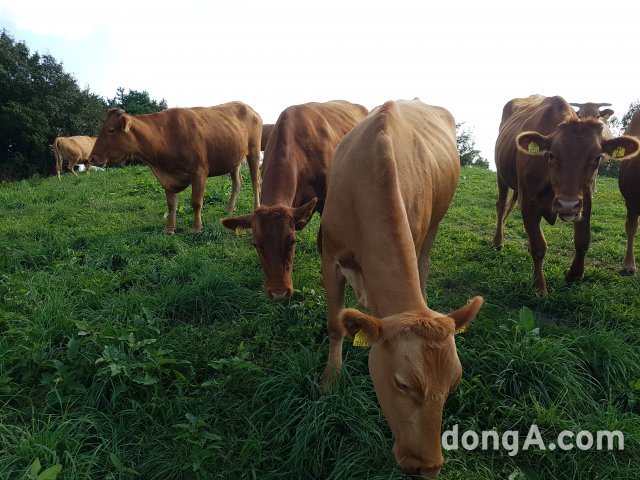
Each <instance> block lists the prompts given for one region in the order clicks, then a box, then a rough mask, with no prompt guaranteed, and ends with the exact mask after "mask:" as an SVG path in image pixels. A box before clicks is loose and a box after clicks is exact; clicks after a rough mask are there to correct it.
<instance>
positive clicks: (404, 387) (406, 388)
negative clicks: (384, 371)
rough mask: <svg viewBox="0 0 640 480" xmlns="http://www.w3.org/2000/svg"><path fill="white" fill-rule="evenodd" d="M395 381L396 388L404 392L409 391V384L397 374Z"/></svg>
mask: <svg viewBox="0 0 640 480" xmlns="http://www.w3.org/2000/svg"><path fill="white" fill-rule="evenodd" d="M393 383H394V385H395V386H396V388H397V389H398V390H400V391H402V392H404V393H408V392H409V385H407V384H405V383H404V382H402V381H401V380H400V379H398V377H397V376H394V377H393Z"/></svg>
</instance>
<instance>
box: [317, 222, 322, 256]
mask: <svg viewBox="0 0 640 480" xmlns="http://www.w3.org/2000/svg"><path fill="white" fill-rule="evenodd" d="M316 247H318V253H319V254H320V255H322V225H320V228H318V236H317V237H316Z"/></svg>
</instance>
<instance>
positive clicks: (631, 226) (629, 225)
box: [620, 204, 638, 275]
mask: <svg viewBox="0 0 640 480" xmlns="http://www.w3.org/2000/svg"><path fill="white" fill-rule="evenodd" d="M624 229H625V232H626V233H627V253H626V254H625V256H624V260H623V261H622V270H620V274H621V275H635V273H636V259H635V256H634V255H633V247H634V242H635V238H636V233H637V232H638V212H635V211H633V209H632V208H631V207H630V206H629V205H628V204H627V222H626V223H625V225H624Z"/></svg>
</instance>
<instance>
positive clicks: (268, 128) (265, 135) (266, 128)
mask: <svg viewBox="0 0 640 480" xmlns="http://www.w3.org/2000/svg"><path fill="white" fill-rule="evenodd" d="M274 126H275V125H274V124H273V123H267V124H265V125H263V126H262V137H261V139H260V151H262V152H264V151H265V150H266V148H267V142H269V137H270V136H271V132H273V127H274Z"/></svg>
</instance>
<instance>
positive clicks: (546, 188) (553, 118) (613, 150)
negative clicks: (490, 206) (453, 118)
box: [493, 95, 640, 293]
mask: <svg viewBox="0 0 640 480" xmlns="http://www.w3.org/2000/svg"><path fill="white" fill-rule="evenodd" d="M602 130H603V123H602V122H600V121H597V120H593V119H590V118H589V119H585V120H581V119H579V118H578V116H577V115H576V112H575V111H574V110H573V108H571V106H570V105H569V104H568V103H567V102H566V101H565V100H564V99H563V98H561V97H543V96H540V95H532V96H530V97H527V98H516V99H513V100H511V101H509V102H508V103H507V104H506V105H505V107H504V110H503V115H502V122H501V123H500V131H499V133H498V139H497V140H496V153H495V161H496V168H497V180H498V201H497V203H496V211H497V214H498V221H497V225H496V233H495V236H494V237H493V245H494V246H495V247H496V248H501V246H502V242H503V236H504V220H505V218H506V216H507V215H509V212H510V211H511V209H512V208H513V205H514V203H515V200H516V199H517V200H518V201H519V203H520V209H521V211H522V219H523V221H524V227H525V230H526V231H527V235H528V236H529V249H530V252H531V256H532V257H533V264H534V269H533V288H534V289H536V290H538V291H540V292H542V293H546V292H547V285H546V282H545V279H544V273H543V271H542V261H543V259H544V256H545V253H546V250H547V242H546V240H545V238H544V235H543V233H542V229H541V228H540V220H541V219H542V218H543V217H544V219H545V220H547V222H549V223H550V224H551V225H553V224H555V222H556V220H557V218H558V216H559V217H560V219H562V220H563V221H565V222H574V244H575V250H576V254H575V257H574V259H573V263H572V264H571V267H570V268H569V269H568V270H567V272H566V274H565V278H566V280H567V281H578V280H581V279H582V277H583V276H584V257H585V255H586V253H587V250H588V248H589V243H590V241H591V232H590V221H591V196H592V188H593V180H594V176H595V175H596V173H597V169H598V165H599V163H600V161H601V160H602V159H603V158H604V156H605V155H609V156H613V157H618V159H620V160H624V159H626V158H629V157H630V156H632V155H633V154H634V153H635V152H636V151H637V150H638V148H640V146H639V145H638V142H637V141H636V140H635V139H633V138H631V137H625V136H622V137H618V138H612V139H608V140H607V139H603V134H602ZM619 149H624V150H619ZM622 151H624V153H622V154H619V153H620V152H622ZM510 188H511V189H512V190H514V194H513V197H512V198H511V201H510V203H509V206H508V207H507V195H508V192H509V189H510Z"/></svg>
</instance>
